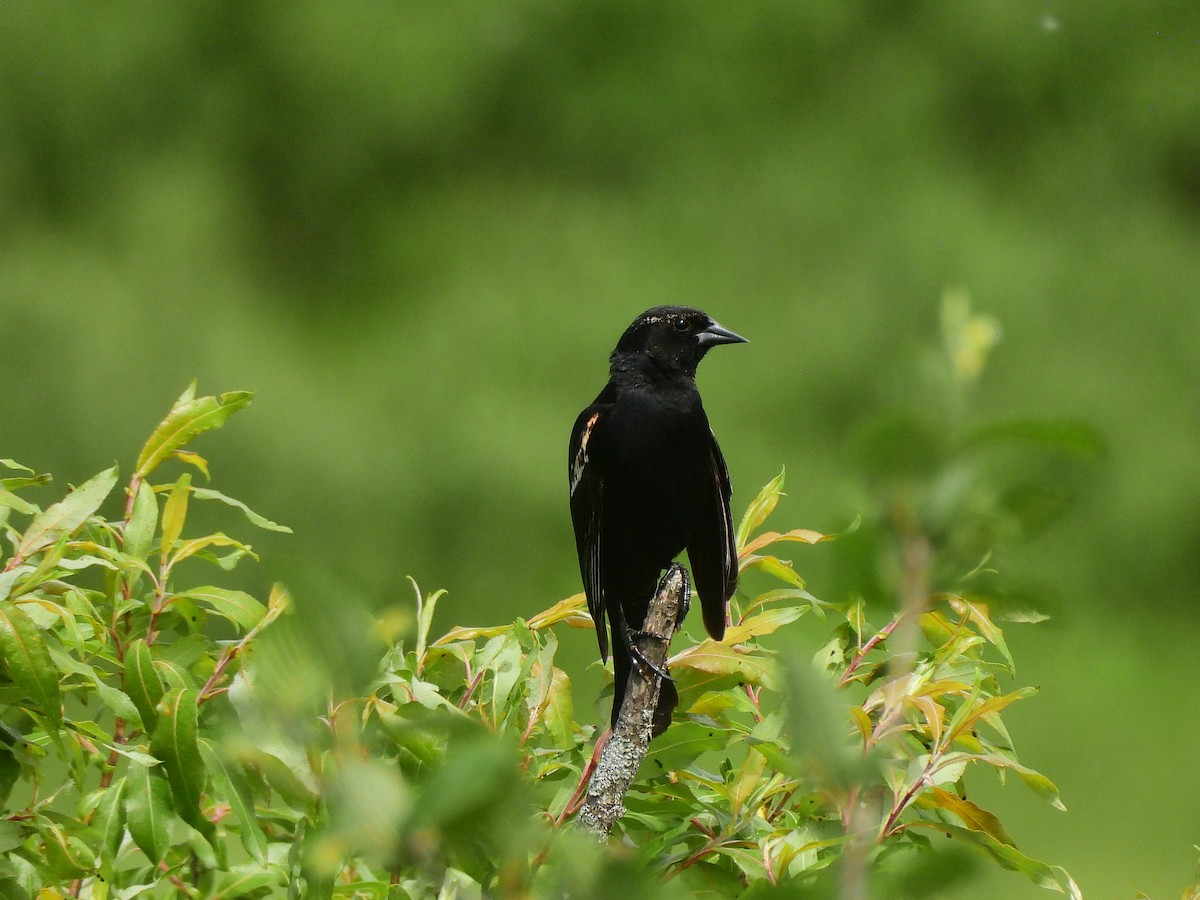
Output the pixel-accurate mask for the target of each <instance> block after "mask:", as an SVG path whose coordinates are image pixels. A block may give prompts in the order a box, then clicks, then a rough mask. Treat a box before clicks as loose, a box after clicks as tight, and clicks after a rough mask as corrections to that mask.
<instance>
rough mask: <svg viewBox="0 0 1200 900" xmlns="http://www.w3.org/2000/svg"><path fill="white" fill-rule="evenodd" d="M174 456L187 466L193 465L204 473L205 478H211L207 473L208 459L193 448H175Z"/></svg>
mask: <svg viewBox="0 0 1200 900" xmlns="http://www.w3.org/2000/svg"><path fill="white" fill-rule="evenodd" d="M174 456H175V458H176V459H177V460H179V461H180V462H182V463H187V464H188V465H189V466H195V467H196V468H197V469H199V470H200V471H201V472H203V473H204V477H205V478H206V479H208V478H212V476H211V475H209V474H208V460H207V459H205V458H204V457H203V456H201V455H200V454H199V453H197V452H196V451H194V450H176V451H175V453H174Z"/></svg>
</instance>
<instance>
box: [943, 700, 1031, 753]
mask: <svg viewBox="0 0 1200 900" xmlns="http://www.w3.org/2000/svg"><path fill="white" fill-rule="evenodd" d="M1036 693H1037V688H1035V687H1023V688H1018V689H1017V690H1015V691H1013V692H1012V693H1011V694H1003V695H1001V696H999V697H988V698H987V699H986V700H984V701H983V702H982V703H979V704H977V705H976V704H974V695H972V698H971V700H969V701H967V703H968V704H969V710H970V711H969V712H967V713H966V714H963V712H962V707H960V708H959V711H958V712H956V713H955V714H954V718H953V719H951V721H950V726H949V728H948V729H947V732H946V739H945V746H947V747H949V746H950V744H951V743H952V742H953V741H954V739H955V738H956V737H958V736H959V735H960V734H962V733H963V732H964V731H967V730H968V729H970V728H973V727H974V725H975V723H976V722H978V721H979V720H980V719H982V718H985V717H987V716H990V715H992V714H993V713H997V712H999V711H1000V710H1002V709H1004V708H1005V707H1006V706H1008V705H1009V704H1011V703H1015V702H1016V701H1017V700H1023V699H1025V698H1026V697H1032V696H1033V695H1034V694H1036Z"/></svg>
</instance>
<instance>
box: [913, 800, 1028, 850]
mask: <svg viewBox="0 0 1200 900" xmlns="http://www.w3.org/2000/svg"><path fill="white" fill-rule="evenodd" d="M927 796H928V797H929V800H930V802H932V803H933V804H934V805H935V806H939V807H941V808H942V809H944V810H946V811H947V812H950V813H953V814H954V815H955V816H957V817H958V818H959V820H961V821H962V823H963V824H964V825H965V826H967V828H969V829H971V830H972V831H982V832H984V833H985V834H989V835H991V836H992V837H994V838H995V839H996V840H998V841H1000V842H1001V843H1005V844H1008V845H1010V846H1013V845H1014V841H1013V839H1012V838H1011V837H1009V836H1008V832H1007V831H1005V830H1004V826H1003V825H1002V824H1000V820H999V819H997V818H996V817H995V816H994V815H992V814H991V813H990V812H988V811H987V810H986V809H981V808H979V807H978V806H976V805H975V804H974V803H972V802H971V801H970V800H968V799H967V798H966V797H959V796H958V795H957V794H952V793H950V792H949V791H945V790H942V788H940V787H936V786H934V787H933V789H932V793H931V794H929V795H927Z"/></svg>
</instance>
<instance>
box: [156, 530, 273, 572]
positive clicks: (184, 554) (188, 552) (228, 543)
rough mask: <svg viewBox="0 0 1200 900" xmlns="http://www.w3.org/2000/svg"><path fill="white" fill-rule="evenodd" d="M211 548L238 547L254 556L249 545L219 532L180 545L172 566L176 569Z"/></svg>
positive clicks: (172, 560)
mask: <svg viewBox="0 0 1200 900" xmlns="http://www.w3.org/2000/svg"><path fill="white" fill-rule="evenodd" d="M209 547H236V548H237V549H238V550H239V551H241V552H242V553H249V554H250V555H251V556H254V551H252V550H251V549H250V545H249V544H243V543H242V542H241V541H237V540H234V539H233V538H231V537H227V536H226V535H224V534H221V532H219V531H218V532H217V533H216V534H209V535H205V536H204V537H198V538H192V539H191V540H187V541H184V542H183V543H181V544H180V545H179V549H178V550H176V551H175V556H174V557H172V559H171V566H172V567H174V566H175V565H177V564H178V563H181V562H183V561H184V560H185V559H187V558H188V557H190V556H195V555H196V554H197V553H200V552H201V551H203V550H207V549H208V548H209ZM210 558H211V557H210ZM254 558H255V559H258V557H257V556H254Z"/></svg>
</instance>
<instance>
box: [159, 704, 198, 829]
mask: <svg viewBox="0 0 1200 900" xmlns="http://www.w3.org/2000/svg"><path fill="white" fill-rule="evenodd" d="M196 693H197V692H196V691H195V690H192V689H188V690H176V691H172V692H171V693H169V694H167V695H166V696H165V697H164V698H163V700H162V702H161V703H160V704H159V707H158V724H157V725H156V726H155V728H154V736H153V737H152V738H151V740H150V752H151V753H153V754H154V755H155V756H156V757H158V758H159V759H161V760H162V761H163V764H162V768H163V770H164V771H165V772H166V776H167V782H168V783H169V784H170V786H171V796H172V797H173V798H174V800H175V811H176V812H177V813H178V814H179V816H180V818H182V819H183V820H184V821H185V822H187V823H188V824H189V825H191V826H193V827H194V828H196V829H197V830H199V831H200V832H202V833H207V832H208V831H210V830H211V823H209V822H208V821H207V820H206V819H205V818H204V817H203V816H202V815H201V814H200V794H201V792H202V791H203V789H204V781H205V778H204V761H203V760H202V759H201V758H200V749H199V747H198V746H197V744H196V740H197V737H196V718H197V714H196Z"/></svg>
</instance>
